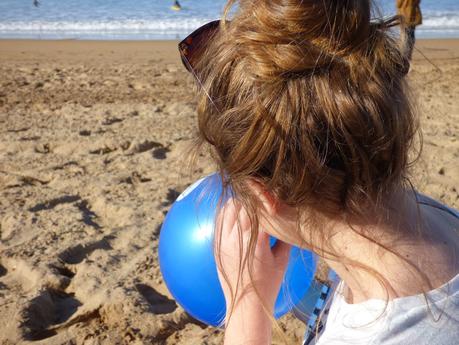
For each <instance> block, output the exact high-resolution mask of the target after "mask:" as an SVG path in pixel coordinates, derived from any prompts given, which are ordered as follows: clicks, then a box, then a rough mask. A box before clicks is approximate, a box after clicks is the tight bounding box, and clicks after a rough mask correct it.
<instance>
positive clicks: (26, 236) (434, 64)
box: [0, 40, 459, 344]
mask: <svg viewBox="0 0 459 345" xmlns="http://www.w3.org/2000/svg"><path fill="white" fill-rule="evenodd" d="M176 45H177V42H173V41H164V42H127V41H126V42H121V41H118V42H97V41H27V40H24V41H14V40H12V41H9V40H7V41H0V85H1V86H0V130H1V137H0V344H16V343H34V344H124V343H126V344H151V343H153V344H219V343H221V341H222V334H221V332H220V331H219V330H216V329H214V328H211V327H206V326H205V325H203V324H201V323H199V322H198V321H196V320H194V319H193V318H191V317H190V316H189V315H188V314H186V313H185V312H184V311H183V310H182V309H181V308H180V307H179V306H178V305H177V304H176V303H175V302H174V301H173V299H172V298H171V296H170V294H169V292H168V291H167V289H166V287H165V285H164V282H163V281H162V278H161V274H160V271H159V267H158V258H157V246H158V235H159V230H160V226H161V223H162V221H163V220H164V216H165V214H166V212H167V210H168V209H169V207H170V205H171V204H172V202H173V200H174V199H175V198H176V197H177V195H178V194H179V193H180V192H181V191H183V190H184V189H185V188H186V186H187V185H189V184H190V183H192V182H193V181H195V180H196V179H197V178H199V177H201V176H202V175H204V174H207V173H209V172H212V171H213V170H214V167H213V165H212V164H211V163H210V161H209V159H208V158H207V156H206V155H205V154H203V155H202V157H201V158H200V160H199V161H198V162H197V164H196V165H194V166H192V167H190V168H188V167H186V166H185V163H184V161H185V159H184V158H186V157H187V156H188V153H187V150H188V148H189V147H190V143H191V140H192V138H193V137H194V135H195V133H196V114H195V110H194V109H195V100H194V98H193V89H194V84H193V79H192V77H191V76H190V75H188V74H187V73H186V72H185V70H184V68H183V67H182V65H181V62H180V59H179V56H178V54H177V50H176ZM417 47H418V49H419V51H418V52H416V53H415V56H414V63H413V67H412V71H411V72H410V76H409V78H410V80H411V82H412V85H413V86H414V91H415V97H416V98H417V99H418V101H419V113H420V116H421V121H422V132H423V135H424V149H423V153H422V156H421V157H420V159H419V161H418V163H417V165H416V166H415V167H414V169H413V174H412V175H413V181H414V183H415V185H416V186H417V188H418V189H419V190H421V191H422V192H425V193H426V194H428V195H431V196H432V197H434V198H437V199H439V200H441V201H443V202H445V203H447V204H449V205H451V206H454V207H456V208H458V207H459V189H458V188H459V101H458V98H457V97H458V95H459V92H458V91H459V86H458V85H459V83H458V80H459V41H457V40H435V41H419V42H418V45H417ZM421 53H422V54H421ZM281 326H282V327H283V328H284V329H285V330H286V334H287V338H288V342H289V343H291V344H295V343H296V344H299V343H300V339H301V337H302V334H303V332H304V325H303V324H302V323H301V322H300V321H298V320H295V319H294V318H293V317H292V316H291V315H289V316H287V317H286V318H284V319H283V320H282V321H281ZM274 343H276V344H277V343H280V340H279V339H277V338H276V340H275V341H274Z"/></svg>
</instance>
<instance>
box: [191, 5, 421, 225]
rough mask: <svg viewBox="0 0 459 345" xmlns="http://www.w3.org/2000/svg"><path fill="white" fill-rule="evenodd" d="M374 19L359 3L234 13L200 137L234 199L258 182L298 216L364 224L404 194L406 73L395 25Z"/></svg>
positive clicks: (204, 75) (217, 41) (206, 70)
mask: <svg viewBox="0 0 459 345" xmlns="http://www.w3.org/2000/svg"><path fill="white" fill-rule="evenodd" d="M233 2H234V1H230V2H229V3H228V8H229V6H230V5H231V4H233ZM228 8H227V9H228ZM370 16H371V9H370V2H369V1H361V0H352V1H351V0H347V1H343V0H334V1H331V0H328V1H285V0H274V1H240V2H239V9H238V11H237V12H236V14H235V15H234V17H233V18H232V19H231V21H230V22H226V23H225V25H222V27H221V28H220V30H219V32H218V33H217V34H216V36H214V37H213V39H212V40H211V41H210V42H208V49H207V51H206V53H205V54H204V55H203V57H202V58H201V60H200V62H199V63H198V65H197V66H196V71H195V72H196V75H197V77H198V78H199V79H200V82H201V83H202V85H203V87H202V89H201V92H200V94H199V105H198V115H199V130H200V134H201V138H202V139H203V141H204V142H208V143H210V145H211V148H212V151H213V153H214V158H215V159H216V162H217V163H218V166H219V168H220V169H221V170H222V171H224V172H225V174H226V176H227V177H228V179H229V183H230V184H231V185H232V187H233V188H234V190H235V192H236V194H239V195H241V196H244V198H249V197H250V196H249V195H248V194H249V192H248V191H249V189H247V185H246V182H247V180H248V178H255V179H257V180H258V181H259V182H261V183H262V184H263V185H264V186H265V188H266V190H267V191H268V192H270V193H272V195H273V196H274V197H275V198H277V199H278V200H279V201H280V202H282V203H285V204H287V205H289V206H292V207H295V208H298V209H300V210H301V209H314V210H315V211H319V212H324V213H331V214H336V213H341V212H344V213H349V214H350V215H354V216H361V215H363V214H364V213H365V210H367V209H368V206H369V205H374V204H377V203H378V202H379V201H380V200H382V199H384V197H385V196H386V195H388V194H390V193H391V192H392V191H393V190H394V189H396V188H398V187H399V186H400V185H401V184H402V183H403V181H404V178H405V177H406V169H407V165H408V149H409V147H410V145H411V143H412V140H413V136H414V133H415V129H416V125H415V120H414V117H413V113H412V110H411V106H410V102H409V99H408V97H407V93H406V85H405V81H404V76H405V74H406V70H407V61H406V60H405V58H404V57H403V56H402V54H401V52H400V50H399V47H398V45H397V42H396V41H395V40H394V39H393V38H391V37H390V35H389V32H388V31H389V26H391V25H393V22H394V21H393V20H391V21H388V22H382V21H379V22H371V20H370V19H371V18H370ZM319 205H320V207H319Z"/></svg>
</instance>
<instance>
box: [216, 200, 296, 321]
mask: <svg viewBox="0 0 459 345" xmlns="http://www.w3.org/2000/svg"><path fill="white" fill-rule="evenodd" d="M238 225H239V229H238ZM250 229H251V222H250V219H249V216H248V214H247V211H246V210H245V209H244V208H243V206H242V204H241V203H240V202H238V201H237V200H236V199H234V198H232V199H229V200H228V201H227V202H226V204H225V205H224V206H223V208H222V210H221V212H220V213H219V215H218V217H217V230H216V241H217V242H216V243H217V246H216V248H217V253H216V254H217V256H216V262H217V268H218V275H219V279H220V283H221V285H222V288H223V292H224V295H225V299H226V305H227V311H230V310H231V308H232V307H233V309H232V311H233V313H235V314H237V313H240V312H241V310H244V313H245V314H246V315H254V314H257V315H259V312H260V311H261V312H263V313H265V310H264V307H266V308H267V309H268V312H270V313H271V315H272V313H273V312H274V304H275V301H276V298H277V295H278V293H279V290H280V285H281V283H282V279H283V277H284V273H285V269H286V267H287V263H288V259H289V254H290V245H288V244H286V243H284V242H282V241H280V240H278V241H277V242H276V244H275V245H274V246H273V247H272V248H271V247H270V243H269V235H268V234H267V233H265V232H263V231H261V230H260V231H259V233H258V236H257V238H256V239H254V240H255V241H256V242H255V243H256V245H255V252H254V259H253V261H252V266H251V269H252V277H250V275H249V269H248V267H247V265H245V266H243V267H241V265H242V262H243V260H244V258H245V257H246V255H247V251H248V245H249V241H250V240H251V236H252V235H251V230H250ZM219 239H220V242H219ZM225 275H226V278H227V280H226V279H225ZM251 278H252V279H253V280H252V279H251ZM231 288H232V289H233V290H231ZM231 291H233V292H234V291H235V296H232V293H231ZM255 291H257V292H258V295H257V293H256V292H255ZM233 297H234V299H233ZM260 299H261V300H260ZM263 306H264V307H263Z"/></svg>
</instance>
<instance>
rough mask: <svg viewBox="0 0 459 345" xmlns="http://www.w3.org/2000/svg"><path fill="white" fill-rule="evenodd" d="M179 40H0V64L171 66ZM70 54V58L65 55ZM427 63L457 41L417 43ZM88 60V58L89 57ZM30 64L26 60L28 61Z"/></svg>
mask: <svg viewBox="0 0 459 345" xmlns="http://www.w3.org/2000/svg"><path fill="white" fill-rule="evenodd" d="M179 42H180V40H78V39H56V40H48V39H43V40H40V39H37V40H35V39H32V40H31V39H0V53H1V54H0V61H10V60H11V59H12V58H14V59H19V60H21V59H20V57H21V55H28V53H39V54H40V55H39V56H33V58H37V59H40V57H48V58H49V57H52V58H53V59H56V58H58V57H59V56H60V55H66V59H69V61H72V60H75V59H81V58H83V59H84V55H87V53H88V52H90V53H91V55H92V57H93V54H94V53H97V54H104V55H106V54H109V55H114V56H116V57H117V58H121V57H122V56H123V55H124V56H125V55H130V51H132V52H135V53H137V54H139V56H137V55H136V58H147V57H148V55H149V54H150V56H153V55H155V56H158V57H160V58H171V62H173V63H175V62H179V61H180V57H179V54H178V50H177V44H178V43H179ZM66 53H69V54H66ZM423 54H424V55H425V56H426V57H427V58H428V59H441V60H443V59H456V58H458V57H459V38H441V39H418V40H416V49H415V51H414V54H413V61H415V62H419V61H420V60H426V59H425V57H424V56H423ZM88 58H89V56H88ZM27 60H29V58H27Z"/></svg>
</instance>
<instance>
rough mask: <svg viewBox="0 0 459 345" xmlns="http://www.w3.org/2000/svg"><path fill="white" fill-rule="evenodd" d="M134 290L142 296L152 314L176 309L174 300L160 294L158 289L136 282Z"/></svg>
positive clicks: (168, 312) (171, 311) (165, 312)
mask: <svg viewBox="0 0 459 345" xmlns="http://www.w3.org/2000/svg"><path fill="white" fill-rule="evenodd" d="M135 288H136V290H137V291H138V292H139V293H140V294H141V295H142V296H143V298H144V299H145V300H146V301H147V302H148V304H149V306H150V311H151V312H152V313H153V314H170V313H173V312H174V311H175V309H177V304H176V303H175V301H173V300H171V299H169V298H167V296H164V295H161V294H160V293H159V292H158V291H156V290H155V289H153V288H152V287H151V286H149V285H146V284H136V285H135Z"/></svg>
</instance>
